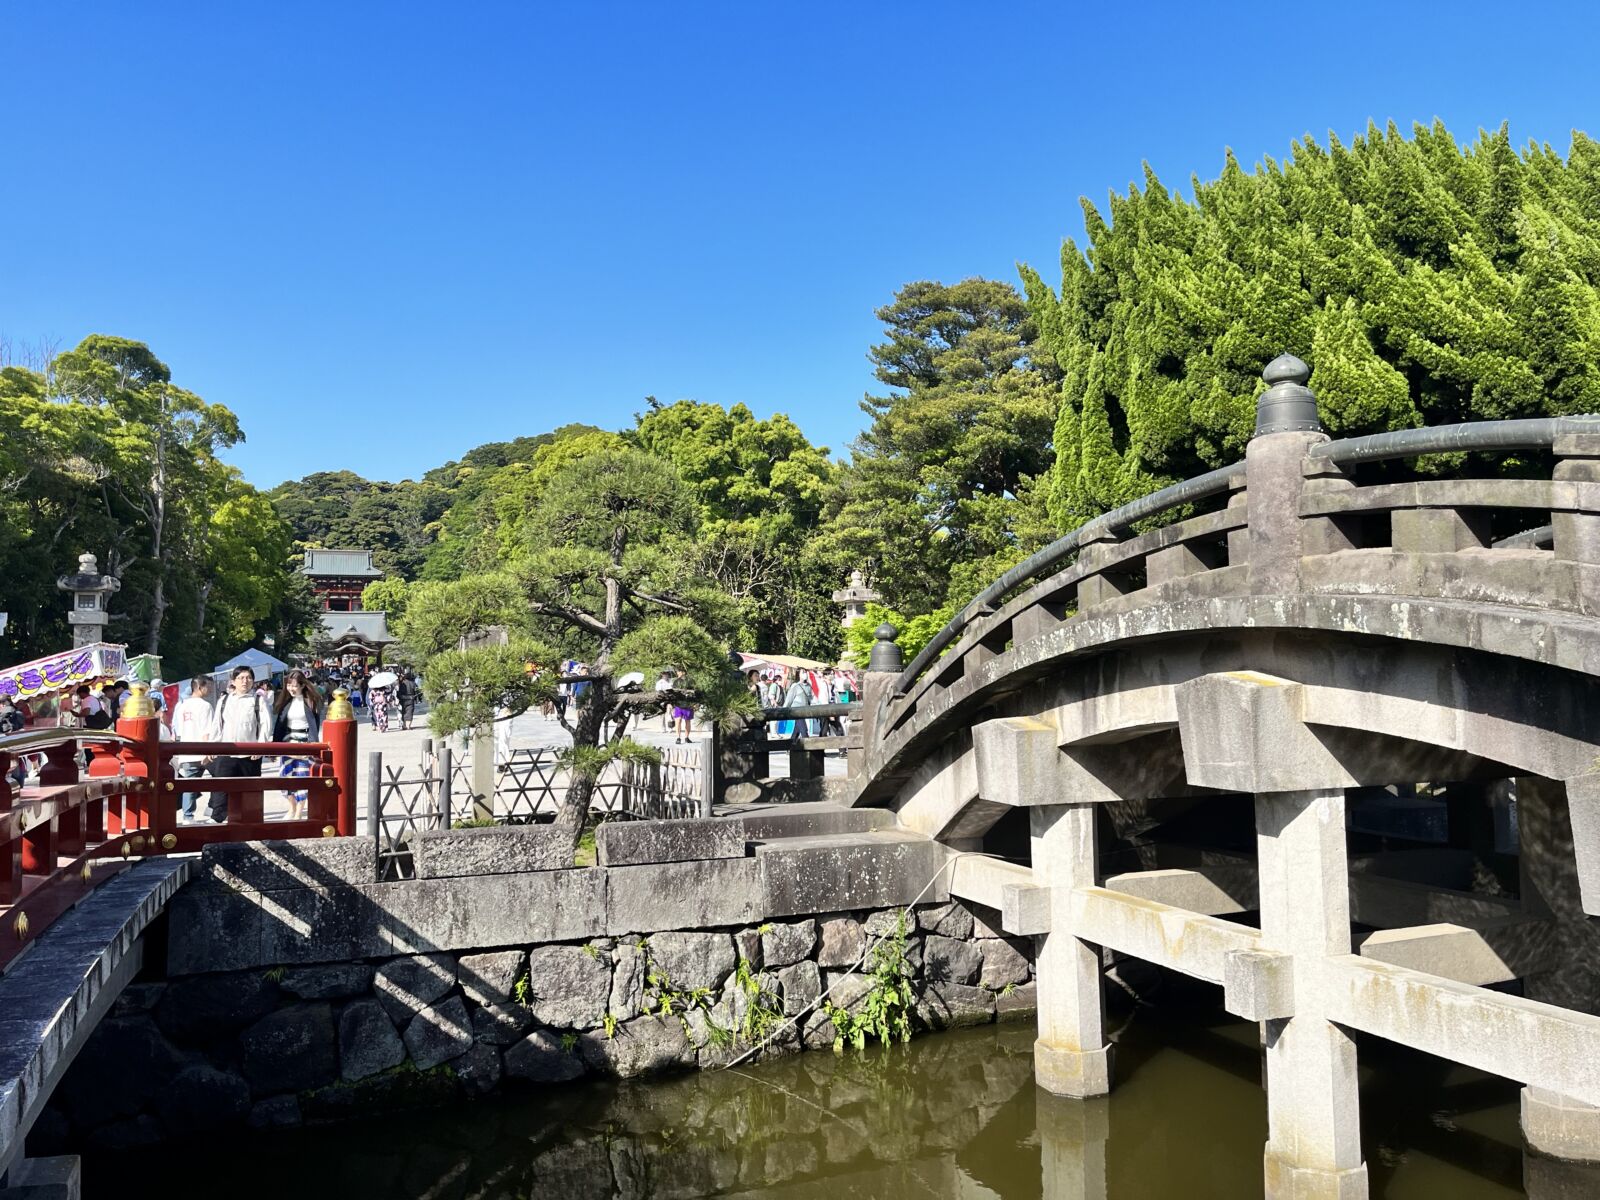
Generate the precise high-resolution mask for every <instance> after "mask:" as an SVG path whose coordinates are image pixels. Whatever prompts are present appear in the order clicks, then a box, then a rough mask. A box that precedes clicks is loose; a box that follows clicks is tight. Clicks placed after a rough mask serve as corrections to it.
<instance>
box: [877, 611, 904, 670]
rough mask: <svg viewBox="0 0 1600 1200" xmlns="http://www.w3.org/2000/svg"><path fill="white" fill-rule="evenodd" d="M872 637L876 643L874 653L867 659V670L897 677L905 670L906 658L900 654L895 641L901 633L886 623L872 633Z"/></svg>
mask: <svg viewBox="0 0 1600 1200" xmlns="http://www.w3.org/2000/svg"><path fill="white" fill-rule="evenodd" d="M872 636H873V638H874V641H873V643H872V653H871V654H870V655H868V657H867V670H869V671H876V672H888V673H892V674H895V675H898V674H900V672H901V671H903V670H905V667H906V663H905V657H904V655H902V654H901V653H900V646H899V643H897V642H896V641H895V640H894V639H895V638H897V637H899V636H900V631H899V630H898V629H896V628H895V627H894V626H893V625H891V624H889V622H887V621H885V622H884V623H883V624H882V625H879V626H878V627H877V628H876V629H874V630H873V631H872Z"/></svg>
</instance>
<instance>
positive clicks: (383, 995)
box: [372, 954, 456, 1022]
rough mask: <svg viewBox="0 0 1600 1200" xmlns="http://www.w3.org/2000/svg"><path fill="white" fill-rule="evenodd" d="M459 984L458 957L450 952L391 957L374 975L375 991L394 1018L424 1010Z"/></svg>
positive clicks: (405, 1017) (403, 1018) (409, 1015)
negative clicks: (457, 982) (457, 980)
mask: <svg viewBox="0 0 1600 1200" xmlns="http://www.w3.org/2000/svg"><path fill="white" fill-rule="evenodd" d="M455 983H456V960H455V958H454V957H453V956H452V955H449V954H413V955H411V956H410V957H408V958H395V959H390V960H389V961H388V962H386V963H384V964H383V965H382V966H381V967H379V968H378V971H377V974H376V975H375V976H373V980H372V990H373V991H374V992H375V993H376V994H377V997H378V1001H379V1003H381V1004H382V1005H383V1008H384V1011H385V1012H387V1013H388V1014H389V1016H390V1018H391V1019H393V1020H394V1021H396V1022H400V1021H404V1020H406V1019H407V1018H409V1017H411V1016H412V1015H413V1014H415V1013H419V1012H421V1011H422V1010H423V1009H425V1008H427V1007H428V1005H430V1004H432V1003H433V1002H434V1001H435V1000H437V999H439V997H440V996H443V995H444V994H445V993H446V992H448V991H449V990H450V989H451V988H452V987H454V986H455Z"/></svg>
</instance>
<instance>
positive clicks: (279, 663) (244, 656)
mask: <svg viewBox="0 0 1600 1200" xmlns="http://www.w3.org/2000/svg"><path fill="white" fill-rule="evenodd" d="M235 667H249V668H251V669H252V670H253V671H255V673H256V675H257V676H258V677H259V676H260V675H261V674H262V673H263V672H265V673H266V674H268V675H276V674H277V673H278V672H279V671H287V670H288V669H289V664H288V663H286V662H284V661H283V660H282V659H277V658H273V657H272V655H270V654H268V653H267V652H266V651H265V650H257V649H256V648H255V647H254V646H251V647H250V648H249V649H248V650H242V651H240V652H239V653H238V654H235V655H234V656H233V657H232V658H230V659H229V660H228V661H227V662H225V663H218V664H217V669H216V670H215V671H213V672H212V674H214V675H227V674H230V673H232V671H233V669H234V668H235Z"/></svg>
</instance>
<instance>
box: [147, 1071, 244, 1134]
mask: <svg viewBox="0 0 1600 1200" xmlns="http://www.w3.org/2000/svg"><path fill="white" fill-rule="evenodd" d="M249 1111H250V1085H249V1084H248V1083H246V1082H245V1081H244V1080H243V1079H241V1078H240V1077H239V1076H237V1075H235V1074H233V1073H232V1072H231V1071H219V1070H218V1069H217V1068H216V1067H212V1066H207V1065H206V1064H204V1063H196V1064H195V1065H193V1066H191V1067H185V1068H184V1069H183V1070H181V1071H179V1072H178V1074H177V1075H176V1076H175V1077H174V1078H173V1080H172V1082H171V1083H169V1084H168V1085H167V1086H166V1087H165V1088H164V1089H163V1090H162V1094H161V1116H162V1119H163V1120H165V1121H166V1123H167V1132H168V1133H169V1134H171V1136H173V1137H175V1138H182V1137H185V1136H187V1135H189V1134H196V1133H210V1132H211V1131H213V1130H216V1129H223V1128H225V1127H227V1126H229V1125H232V1124H234V1123H235V1122H238V1121H242V1120H243V1119H244V1117H245V1115H246V1114H247V1113H248V1112H249Z"/></svg>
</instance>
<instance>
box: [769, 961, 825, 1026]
mask: <svg viewBox="0 0 1600 1200" xmlns="http://www.w3.org/2000/svg"><path fill="white" fill-rule="evenodd" d="M778 983H779V985H780V986H781V987H782V988H783V1015H784V1016H786V1017H797V1016H799V1015H800V1014H801V1013H803V1012H804V1011H805V1010H806V1009H807V1008H808V1007H810V1006H811V1005H813V1004H815V1003H816V1001H817V997H818V996H820V995H822V973H821V972H820V971H818V970H817V964H816V963H814V962H810V961H807V962H798V963H795V964H794V966H792V967H785V968H783V970H781V971H779V972H778Z"/></svg>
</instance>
